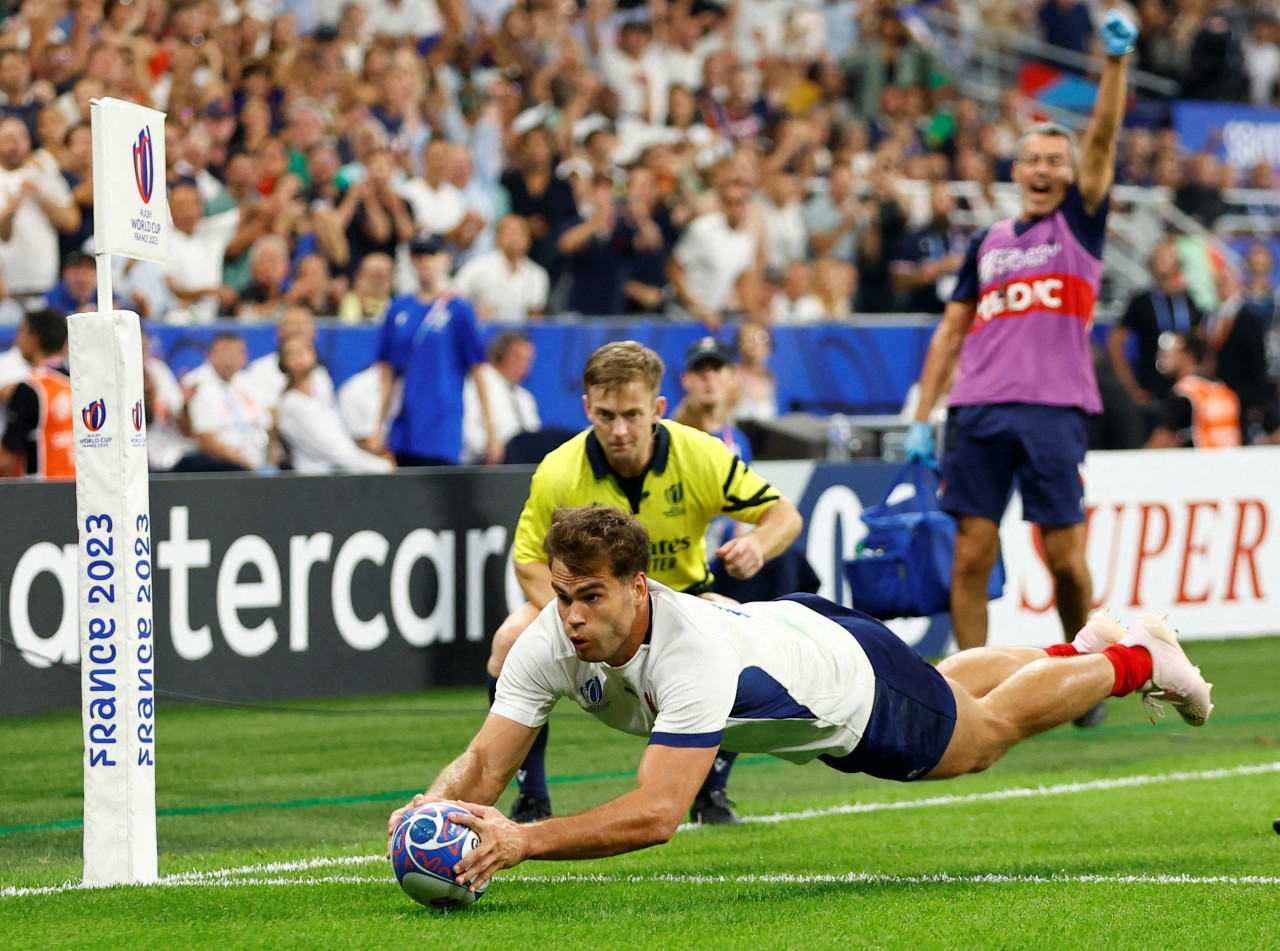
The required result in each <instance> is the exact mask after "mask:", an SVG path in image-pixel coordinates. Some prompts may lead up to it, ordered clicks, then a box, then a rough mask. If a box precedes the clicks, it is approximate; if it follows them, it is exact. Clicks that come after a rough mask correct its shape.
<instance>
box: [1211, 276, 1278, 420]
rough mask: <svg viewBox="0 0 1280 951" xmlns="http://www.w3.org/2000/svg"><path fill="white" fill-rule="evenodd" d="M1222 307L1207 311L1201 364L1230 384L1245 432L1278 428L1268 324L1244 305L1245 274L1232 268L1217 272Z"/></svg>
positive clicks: (1214, 376)
mask: <svg viewBox="0 0 1280 951" xmlns="http://www.w3.org/2000/svg"><path fill="white" fill-rule="evenodd" d="M1217 290H1218V306H1217V307H1215V308H1214V309H1213V310H1212V311H1210V312H1208V313H1206V314H1205V319H1204V326H1203V330H1204V337H1205V341H1206V343H1207V344H1208V353H1207V355H1206V356H1205V357H1204V358H1202V359H1200V361H1199V363H1200V365H1201V366H1202V367H1203V368H1205V369H1207V370H1208V372H1209V374H1210V375H1211V376H1212V377H1213V378H1214V379H1217V380H1221V381H1222V382H1223V383H1224V384H1226V385H1227V386H1228V387H1230V388H1231V390H1232V392H1234V393H1235V394H1236V397H1237V400H1238V404H1239V416H1240V423H1241V425H1242V426H1243V427H1244V430H1243V434H1244V435H1245V436H1248V435H1249V431H1250V430H1251V429H1255V430H1257V431H1258V432H1259V433H1262V432H1265V433H1273V432H1275V431H1276V430H1277V429H1280V419H1278V418H1277V407H1276V381H1275V380H1273V379H1271V377H1270V376H1269V375H1268V373H1267V344H1266V335H1267V331H1266V324H1265V322H1264V321H1263V319H1262V317H1261V316H1259V315H1258V313H1257V312H1255V311H1254V310H1253V308H1251V307H1249V306H1248V305H1246V304H1245V301H1244V295H1243V293H1242V292H1241V287H1240V277H1239V275H1238V274H1237V273H1236V272H1235V270H1234V269H1232V268H1231V267H1223V268H1222V269H1221V270H1219V271H1218V279H1217Z"/></svg>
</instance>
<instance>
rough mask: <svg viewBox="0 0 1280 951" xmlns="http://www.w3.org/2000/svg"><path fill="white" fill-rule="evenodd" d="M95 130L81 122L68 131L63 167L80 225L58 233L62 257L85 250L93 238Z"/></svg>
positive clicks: (63, 154) (61, 166) (61, 164)
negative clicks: (78, 210) (77, 211)
mask: <svg viewBox="0 0 1280 951" xmlns="http://www.w3.org/2000/svg"><path fill="white" fill-rule="evenodd" d="M92 136H93V132H92V130H91V129H90V128H89V126H88V125H78V126H75V127H73V128H72V129H70V130H69V131H68V132H67V137H66V148H65V149H63V153H62V161H61V163H60V168H61V171H62V177H63V178H64V179H65V180H66V183H67V187H68V188H69V189H71V198H72V200H73V201H75V204H76V207H77V208H78V209H80V227H78V228H76V229H74V230H72V231H67V232H65V233H61V234H59V235H58V249H59V252H60V253H61V255H62V257H63V259H64V260H65V259H66V257H67V255H69V254H70V253H71V252H72V251H86V250H89V248H90V246H89V244H88V241H89V239H90V238H92V237H93V139H92Z"/></svg>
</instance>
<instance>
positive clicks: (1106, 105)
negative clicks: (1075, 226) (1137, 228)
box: [1078, 10, 1138, 214]
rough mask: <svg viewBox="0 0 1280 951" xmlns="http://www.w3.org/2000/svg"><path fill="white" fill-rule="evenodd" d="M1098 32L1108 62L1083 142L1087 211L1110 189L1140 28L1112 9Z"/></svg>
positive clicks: (1081, 183)
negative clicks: (1129, 60) (1127, 79)
mask: <svg viewBox="0 0 1280 951" xmlns="http://www.w3.org/2000/svg"><path fill="white" fill-rule="evenodd" d="M1098 32H1099V33H1100V34H1101V35H1102V44H1103V47H1104V48H1105V49H1106V53H1107V57H1106V62H1105V63H1104V64H1103V67H1102V76H1101V77H1100V78H1099V80H1098V96H1097V98H1096V99H1095V100H1094V103H1093V118H1092V119H1090V120H1089V127H1088V128H1087V129H1086V130H1085V133H1084V138H1083V139H1082V140H1081V142H1080V163H1079V165H1078V168H1079V173H1078V178H1079V187H1080V197H1081V198H1083V199H1084V207H1085V211H1088V212H1089V213H1091V214H1092V213H1093V212H1095V211H1097V210H1098V206H1099V205H1101V204H1102V200H1103V199H1104V198H1106V197H1107V192H1108V191H1109V190H1110V189H1111V182H1112V180H1113V179H1114V178H1115V169H1116V138H1117V136H1118V135H1119V133H1120V125H1121V123H1122V122H1123V121H1124V106H1125V99H1126V98H1127V96H1128V86H1127V83H1126V77H1127V74H1128V56H1129V54H1130V53H1131V52H1133V41H1134V40H1136V39H1137V37H1138V29H1137V27H1135V26H1134V25H1133V24H1132V23H1130V22H1129V21H1128V20H1127V19H1126V18H1125V17H1124V16H1123V15H1122V14H1120V13H1118V12H1117V11H1115V10H1112V11H1111V12H1110V13H1108V14H1107V17H1106V19H1105V20H1103V22H1102V26H1101V27H1100V28H1099V30H1098Z"/></svg>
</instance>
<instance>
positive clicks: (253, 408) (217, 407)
mask: <svg viewBox="0 0 1280 951" xmlns="http://www.w3.org/2000/svg"><path fill="white" fill-rule="evenodd" d="M247 359H248V352H247V350H246V348H245V343H244V339H243V338H242V337H240V336H239V335H238V334H234V333H227V332H222V333H219V334H217V336H215V337H214V338H213V342H212V343H210V344H209V354H208V358H207V366H206V368H205V369H201V368H199V367H197V368H196V370H193V371H192V373H193V374H194V375H195V376H196V378H197V381H198V382H197V383H196V386H195V390H194V392H193V393H192V394H191V396H190V397H189V398H188V400H187V412H188V415H189V416H190V419H191V435H192V437H193V438H194V439H195V441H196V445H197V447H198V448H199V453H198V455H196V456H194V457H192V456H188V457H186V458H184V459H183V460H181V461H180V462H179V463H178V464H177V465H176V466H175V467H174V471H175V472H199V471H226V470H237V469H241V470H243V469H250V470H252V469H259V468H261V467H262V466H264V465H265V464H266V461H267V444H268V436H267V427H268V423H267V421H266V419H264V417H263V414H262V411H261V409H260V408H259V406H258V404H257V403H256V402H255V401H254V398H253V395H252V394H251V393H250V392H249V388H248V387H247V386H246V385H244V384H243V383H241V382H238V381H237V380H236V378H235V377H236V374H238V373H239V372H240V371H241V370H243V369H244V367H245V363H246V361H247Z"/></svg>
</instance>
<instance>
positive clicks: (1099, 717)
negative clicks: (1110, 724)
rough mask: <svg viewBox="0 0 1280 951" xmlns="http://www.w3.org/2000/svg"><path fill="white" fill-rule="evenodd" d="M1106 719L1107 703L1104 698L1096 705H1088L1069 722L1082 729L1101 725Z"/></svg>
mask: <svg viewBox="0 0 1280 951" xmlns="http://www.w3.org/2000/svg"><path fill="white" fill-rule="evenodd" d="M1106 719H1107V703H1106V701H1105V700H1103V701H1101V702H1099V703H1098V704H1097V705H1096V706H1092V707H1090V708H1089V709H1088V710H1086V711H1085V712H1084V713H1082V714H1080V716H1078V717H1076V718H1075V719H1074V720H1072V721H1071V722H1072V723H1074V724H1075V725H1076V726H1078V727H1079V728H1080V729H1082V730H1091V729H1093V728H1094V727H1096V726H1102V724H1103V722H1104V721H1105V720H1106Z"/></svg>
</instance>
